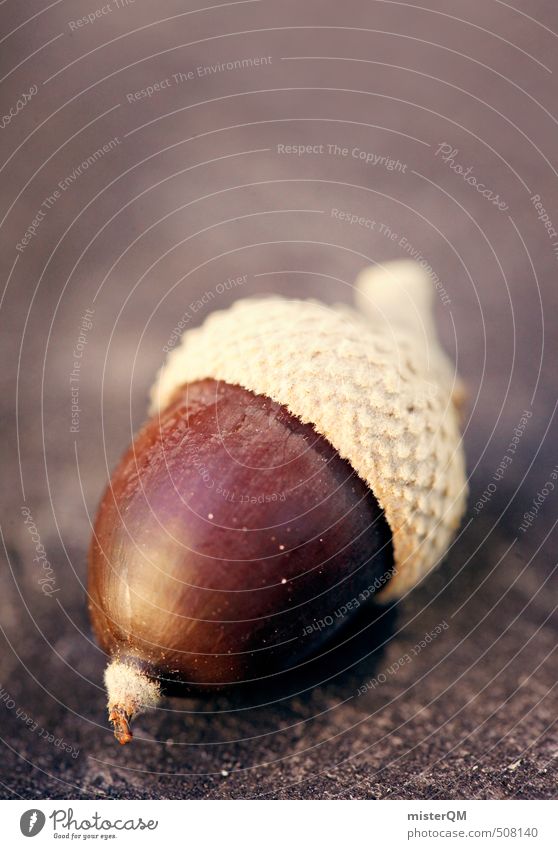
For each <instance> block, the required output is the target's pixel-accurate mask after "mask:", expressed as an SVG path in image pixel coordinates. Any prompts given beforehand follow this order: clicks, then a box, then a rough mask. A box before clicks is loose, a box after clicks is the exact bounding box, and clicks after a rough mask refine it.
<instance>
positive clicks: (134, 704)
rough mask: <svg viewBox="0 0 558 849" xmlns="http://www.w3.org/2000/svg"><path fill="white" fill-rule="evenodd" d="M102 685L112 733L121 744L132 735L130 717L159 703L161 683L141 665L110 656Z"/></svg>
mask: <svg viewBox="0 0 558 849" xmlns="http://www.w3.org/2000/svg"><path fill="white" fill-rule="evenodd" d="M105 686H106V688H107V695H108V718H109V722H110V723H111V724H112V727H113V728H114V736H115V737H116V739H117V740H118V742H119V743H120V744H121V745H122V746H123V745H124V744H125V743H129V742H130V741H131V740H132V738H133V734H132V731H131V728H130V723H131V721H132V720H133V719H134V718H135V717H136V716H138V715H139V714H140V713H144V712H145V711H148V710H153V709H154V708H156V707H157V705H158V704H159V702H160V699H161V687H160V685H159V682H158V681H157V680H155V679H154V678H151V677H150V676H149V675H148V674H147V673H146V672H144V671H143V670H142V669H140V668H139V667H137V666H135V665H133V664H132V663H127V662H124V661H121V660H113V661H111V662H110V663H109V665H108V666H107V668H106V670H105Z"/></svg>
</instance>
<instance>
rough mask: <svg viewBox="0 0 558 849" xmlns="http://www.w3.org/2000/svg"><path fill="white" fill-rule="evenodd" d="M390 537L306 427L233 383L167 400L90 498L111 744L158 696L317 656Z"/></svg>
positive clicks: (209, 383) (388, 562) (94, 599)
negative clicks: (176, 686) (179, 686)
mask: <svg viewBox="0 0 558 849" xmlns="http://www.w3.org/2000/svg"><path fill="white" fill-rule="evenodd" d="M392 568H393V550H392V539H391V531H390V529H389V527H388V525H387V522H386V520H385V518H384V515H383V512H382V510H381V509H380V507H379V506H378V503H377V501H376V498H375V497H374V494H373V493H372V491H371V490H370V489H369V488H368V486H367V485H366V484H365V483H364V482H363V481H362V480H361V479H360V478H359V476H358V475H357V474H356V472H355V471H354V470H353V468H352V467H351V465H350V464H349V463H348V462H347V461H345V460H343V459H341V457H340V456H339V454H338V453H337V451H336V450H335V449H334V448H333V447H332V446H331V445H330V443H329V442H328V441H327V440H326V439H325V438H324V437H323V436H320V435H319V434H318V433H317V432H316V430H315V429H314V427H313V426H312V425H311V424H303V423H302V422H301V421H300V420H299V419H298V418H296V417H295V416H293V415H292V414H291V413H290V412H289V411H288V410H287V409H286V408H285V407H284V406H282V405H280V404H278V403H276V402H275V401H273V400H271V399H270V398H268V397H266V396H262V395H256V394H254V393H253V392H251V391H249V390H247V389H243V388H241V387H240V386H233V385H230V384H227V383H224V382H219V381H215V380H212V379H206V380H199V381H195V382H192V383H190V384H186V385H184V386H182V387H180V388H179V389H178V390H177V391H176V392H175V394H174V396H173V398H172V401H171V402H170V403H169V404H168V406H166V407H165V409H163V410H162V411H161V412H160V413H158V414H156V415H154V416H153V417H152V418H151V419H150V420H149V421H148V422H147V424H146V425H145V426H144V427H143V428H142V430H141V431H140V433H139V434H138V436H137V438H136V439H135V441H134V443H133V445H132V446H131V447H130V449H129V450H128V452H127V453H126V455H125V456H124V458H123V459H122V461H121V463H120V465H119V466H118V467H117V469H116V471H115V472H114V474H113V476H112V480H111V482H110V485H109V486H108V488H107V490H106V492H105V494H104V497H103V499H102V502H101V505H100V508H99V512H98V516H97V520H96V523H95V530H94V536H93V540H92V545H91V552H90V570H89V597H90V613H91V618H92V622H93V627H94V630H95V633H96V635H97V638H98V640H99V642H100V644H101V646H102V648H103V649H104V650H105V651H106V652H107V653H108V654H109V655H110V656H111V657H112V658H113V660H112V662H111V663H110V664H109V666H108V668H107V672H106V675H105V682H106V685H107V690H108V699H109V719H110V721H111V723H112V725H113V727H114V732H115V736H116V738H117V739H118V740H119V742H120V743H127V742H129V741H130V740H131V739H132V732H131V730H130V723H131V720H132V719H133V717H134V716H135V715H137V714H138V713H141V712H142V711H145V710H148V709H149V708H152V707H155V706H156V705H157V703H158V701H159V698H160V696H161V693H162V692H164V690H165V688H166V687H167V685H168V684H171V683H172V682H175V681H179V682H182V683H183V684H184V685H187V686H188V687H192V688H194V687H215V686H222V687H224V686H227V685H231V684H238V683H240V682H243V681H249V680H250V681H254V680H258V679H260V678H265V677H266V676H268V675H273V674H276V673H277V672H280V671H282V670H285V669H289V668H292V667H293V666H296V664H297V663H299V662H300V661H301V660H303V659H304V658H306V657H308V656H310V655H313V654H315V653H317V652H318V651H319V650H320V648H321V646H322V644H323V643H324V641H325V640H326V639H331V638H332V637H333V636H334V635H335V633H336V632H337V631H338V629H339V628H340V627H342V625H343V622H344V619H346V617H339V618H336V617H334V622H333V624H332V626H331V627H329V628H327V629H325V630H320V629H314V630H312V628H311V627H309V626H312V623H313V622H315V621H316V620H318V621H319V620H320V619H323V617H324V616H327V615H330V614H332V612H334V611H335V610H337V609H339V608H340V607H342V605H343V604H346V603H347V601H350V600H351V599H353V598H354V597H355V596H358V595H359V593H363V596H364V597H368V596H370V595H371V594H372V591H371V590H370V588H371V587H374V586H376V587H382V586H383V585H385V584H386V582H388V581H389V577H390V574H391V570H392Z"/></svg>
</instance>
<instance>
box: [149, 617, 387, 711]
mask: <svg viewBox="0 0 558 849" xmlns="http://www.w3.org/2000/svg"><path fill="white" fill-rule="evenodd" d="M396 621H397V611H396V605H395V604H393V605H390V606H385V605H378V604H374V603H373V602H368V603H367V604H365V605H362V607H361V608H360V609H359V610H358V611H356V612H355V613H354V614H353V615H351V616H344V617H343V619H342V621H340V622H338V623H335V624H334V625H331V626H329V627H330V630H331V635H328V634H327V632H326V633H325V634H324V633H322V640H323V642H322V643H321V646H320V648H319V650H318V651H317V652H315V650H314V651H312V649H310V653H309V655H308V656H307V657H306V658H304V659H302V660H298V661H297V662H296V663H293V664H292V665H289V664H288V663H287V664H284V665H283V666H282V668H281V669H280V671H278V672H267V673H266V671H265V669H264V670H262V673H261V676H260V677H257V678H254V679H253V680H250V681H245V682H243V683H240V684H235V685H233V686H231V687H229V688H227V689H226V690H223V689H222V688H217V687H215V688H206V689H204V691H203V692H201V691H199V690H196V691H193V690H192V689H191V688H189V687H188V685H185V684H182V683H180V682H178V681H173V680H169V679H167V680H166V681H165V682H164V685H163V687H164V694H165V696H166V697H168V698H173V697H177V698H180V699H181V701H180V702H178V700H177V702H176V707H177V709H178V710H180V709H181V707H182V709H183V707H184V704H183V699H187V700H188V701H190V703H191V702H192V701H194V702H196V703H197V705H199V709H200V710H201V711H204V712H205V711H209V712H211V711H212V709H213V710H218V711H219V712H221V711H227V710H230V711H234V710H242V709H249V708H250V707H253V708H254V709H257V708H258V707H261V706H264V705H270V704H278V703H279V702H281V703H282V704H283V705H285V703H286V702H288V700H289V699H294V698H295V697H296V698H297V699H299V700H300V699H302V700H304V699H305V698H309V697H313V696H314V695H315V693H316V690H319V693H320V696H322V697H324V696H325V697H329V698H331V699H338V700H340V701H344V700H345V699H347V698H350V697H351V696H353V695H354V694H355V693H356V691H357V690H358V688H359V687H360V686H361V685H362V684H363V683H365V682H366V681H367V680H369V679H370V678H371V677H372V676H373V675H374V672H375V670H376V669H377V667H378V664H379V662H380V660H381V658H382V656H383V654H384V652H385V649H386V647H387V645H388V643H389V642H390V639H391V638H392V636H393V633H394V631H395V625H396ZM327 627H328V626H326V631H327ZM301 639H304V636H302V637H301ZM314 652H315V653H314ZM270 660H271V658H270ZM270 666H271V664H270Z"/></svg>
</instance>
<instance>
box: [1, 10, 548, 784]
mask: <svg viewBox="0 0 558 849" xmlns="http://www.w3.org/2000/svg"><path fill="white" fill-rule="evenodd" d="M557 38H558V20H557V18H556V9H555V4H554V3H553V2H551V0H530V2H528V3H527V2H524V0H523V2H522V0H515V3H514V4H513V3H504V2H501V0H490V1H489V2H487V0H471V2H467V3H464V2H457V0H447V2H444V3H442V2H439V0H424V2H423V3H421V4H419V3H415V2H396V0H344V2H343V3H342V4H337V3H331V2H326V0H304V2H302V3H301V2H300V0H299V1H298V2H294V0H236V2H224V3H214V4H211V3H202V2H201V0H185V2H180V3H179V2H176V1H175V0H161V2H158V3H157V4H154V3H148V2H147V0H109V2H107V3H106V4H104V5H102V4H101V2H100V0H99V2H98V3H97V4H96V3H95V0H93V1H92V0H75V1H74V2H72V3H69V2H68V1H67V0H57V2H50V3H47V2H35V0H22V2H19V0H3V2H2V3H1V4H0V43H1V49H0V97H1V102H2V108H1V110H0V112H1V114H2V116H3V117H2V120H1V122H0V148H1V156H0V172H1V176H0V192H1V197H0V205H1V209H0V216H1V217H0V227H1V239H2V250H1V251H0V298H1V300H0V304H1V307H0V333H1V337H0V338H1V345H2V355H1V356H2V369H1V370H0V381H1V384H2V392H1V402H0V403H1V427H2V440H1V443H0V444H1V449H0V450H1V452H2V456H1V466H0V468H1V487H0V498H1V519H2V547H1V549H0V556H1V558H2V577H1V592H0V622H1V625H2V634H3V636H2V637H1V649H0V688H1V689H0V712H1V716H2V719H1V736H2V746H3V750H2V758H1V759H0V781H1V785H0V795H2V796H3V797H5V798H11V797H16V798H17V797H19V796H21V797H28V798H66V799H67V798H81V797H83V798H94V797H97V796H98V797H99V798H104V797H109V798H110V797H117V798H547V797H553V796H555V793H556V756H557V754H558V732H557V728H556V715H557V695H556V679H557V675H556V670H557V654H556V639H557V632H558V623H557V621H556V615H555V603H556V589H557V581H556V571H555V570H556V557H555V551H556V542H557V540H556V531H555V517H556V511H557V508H558V492H557V491H556V487H555V485H554V482H555V481H556V477H557V476H558V454H557V452H556V432H555V422H554V414H555V409H556V355H557V348H556V315H557V309H558V289H557V286H556V276H557V275H556V272H557V268H558V265H557V263H558V232H557V231H558V196H557V185H558V181H557V178H558V172H557V170H556V169H557V168H558V161H557V158H556V150H557V148H558V126H557V116H556V111H557V110H556V106H557V97H556V95H557V88H556V76H557V75H558V61H557V51H556V46H557ZM340 213H346V214H347V215H341V214H340ZM350 217H352V220H353V222H354V223H350V221H349V220H348V218H350ZM357 218H358V219H361V221H360V223H359V221H357V220H356V219H357ZM362 222H365V223H362ZM555 228H556V229H555ZM413 257H414V258H417V259H419V260H424V261H425V263H426V264H427V265H428V266H429V269H430V271H429V274H430V276H431V277H432V280H433V282H434V283H435V285H436V289H437V298H436V318H437V323H438V327H439V330H440V333H441V336H442V339H443V343H444V346H445V348H446V351H447V352H448V354H449V355H450V356H451V357H452V358H453V360H454V361H456V362H457V365H458V369H459V371H460V373H461V375H462V376H463V378H464V379H465V381H466V384H467V389H468V393H469V399H468V406H467V410H466V419H465V425H464V439H465V445H466V451H467V462H468V472H469V475H470V486H471V495H470V502H469V511H468V514H467V516H466V519H465V522H464V525H463V528H462V531H461V533H460V535H459V537H458V539H457V541H456V543H455V545H454V546H453V548H452V550H451V553H450V555H449V557H448V559H447V562H446V564H445V565H444V567H443V568H442V569H441V570H439V571H438V572H436V573H435V574H433V575H432V576H431V577H430V578H429V579H428V580H427V581H425V582H424V583H423V584H422V585H421V586H420V588H418V589H417V590H416V591H415V592H414V593H413V594H412V596H410V597H409V598H408V599H407V600H405V602H404V603H402V604H400V605H398V608H397V611H395V612H390V613H389V615H388V614H386V616H385V617H384V623H383V624H382V625H379V626H366V627H365V628H364V634H361V635H360V637H359V638H358V639H357V638H356V637H355V639H354V640H349V644H351V643H352V645H349V646H348V647H347V646H346V647H345V649H343V650H342V651H339V652H336V653H334V654H333V655H332V657H331V658H330V659H329V661H328V669H327V674H324V671H323V670H321V671H320V670H319V669H316V670H315V673H314V672H312V673H309V674H308V675H307V676H306V678H304V679H303V680H298V681H296V682H292V685H291V684H289V686H288V687H287V686H285V687H284V688H283V690H282V691H281V693H279V694H275V695H270V696H269V698H268V697H267V696H266V695H265V694H263V695H262V694H258V693H254V694H251V695H250V696H249V698H247V699H245V700H244V701H239V700H237V699H236V697H233V696H221V697H218V698H217V697H215V698H213V699H210V700H208V699H203V698H192V699H187V700H184V701H177V700H175V701H169V702H167V703H165V706H164V708H163V709H162V710H160V711H157V712H156V713H154V714H151V715H150V716H145V717H142V718H141V720H140V721H138V726H137V729H136V732H137V739H136V741H135V742H134V744H133V745H132V746H129V747H126V749H122V750H121V749H119V748H118V747H117V745H116V743H115V742H114V739H113V737H112V733H111V731H110V730H109V728H108V727H107V724H106V720H105V696H104V692H103V687H102V671H103V667H104V656H103V654H102V652H101V651H100V650H99V649H98V648H97V646H96V645H95V643H94V641H93V639H92V634H91V630H90V625H89V621H88V617H87V610H86V595H85V586H84V582H85V579H86V561H87V547H88V544H89V538H90V534H91V522H92V518H93V515H94V511H95V508H96V505H97V503H98V500H99V498H100V496H101V493H102V490H103V488H104V486H105V484H106V481H107V478H108V476H109V473H110V470H111V469H112V468H113V466H114V464H115V462H116V461H117V459H118V458H119V456H120V455H121V453H122V452H123V450H124V449H125V448H126V446H127V445H128V443H129V442H130V440H131V438H132V435H133V433H134V431H135V430H137V428H138V426H139V425H140V424H141V422H142V421H143V420H144V418H145V415H146V407H147V393H148V390H149V387H150V385H151V383H152V381H153V378H154V375H155V373H156V371H157V369H158V368H159V367H160V365H161V363H162V361H163V359H164V356H165V354H164V350H163V349H164V348H165V346H168V344H169V339H172V338H173V332H174V331H175V329H176V328H177V327H179V329H188V328H190V327H194V326H196V325H198V324H199V323H200V322H201V321H203V319H204V318H205V317H206V316H207V315H208V314H209V312H210V311H211V310H213V309H216V308H223V307H226V306H227V305H228V304H230V303H231V302H232V301H234V300H236V299H237V298H238V297H245V296H249V295H251V294H255V293H262V292H279V293H282V294H285V295H288V296H296V297H317V298H321V299H323V300H325V301H326V302H328V303H330V302H335V301H345V302H351V301H352V296H353V282H354V280H355V277H356V275H357V274H358V272H359V271H360V270H361V269H362V268H363V267H365V266H366V265H369V264H371V263H375V262H383V261H385V260H389V259H397V258H413ZM226 281H233V282H229V283H228V284H227V285H220V284H224V283H225V282H226ZM510 446H513V447H510ZM505 458H507V459H505ZM553 473H554V475H555V477H553ZM45 577H46V578H47V579H48V580H46V581H45ZM387 620H389V625H386V624H385V623H386V621H387ZM442 623H446V625H447V627H444V626H443V624H442ZM365 624H366V623H365ZM439 626H441V627H442V631H441V632H440V631H438V632H437V633H438V636H437V637H436V638H435V639H431V640H430V641H428V643H427V647H425V648H424V650H422V649H421V650H420V651H419V652H418V653H417V654H416V656H415V657H414V660H413V662H412V663H403V662H401V663H400V662H399V661H400V659H401V658H402V657H403V655H405V653H406V652H408V650H409V647H412V646H415V645H417V644H420V643H421V641H424V640H425V636H426V635H428V634H431V633H432V632H433V631H434V630H435V629H436V628H439ZM361 628H362V623H361ZM382 629H383V630H382ZM377 632H380V633H379V634H378V633H377ZM382 634H383V636H382ZM388 634H389V636H391V639H390V640H389V642H387V640H386V639H385V636H386V635H388ZM378 642H380V643H382V642H385V643H386V644H385V645H384V647H383V648H382V650H381V651H380V652H376V653H374V652H373V649H374V646H375V645H376V644H377V643H378ZM379 675H383V679H380V683H379V684H375V685H374V686H371V687H369V688H368V689H367V690H366V692H364V693H360V694H359V689H360V688H362V686H363V685H364V684H366V682H369V681H371V680H373V679H375V678H377V677H378V676H379Z"/></svg>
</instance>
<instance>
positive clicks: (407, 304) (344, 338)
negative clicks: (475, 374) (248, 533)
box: [151, 261, 467, 600]
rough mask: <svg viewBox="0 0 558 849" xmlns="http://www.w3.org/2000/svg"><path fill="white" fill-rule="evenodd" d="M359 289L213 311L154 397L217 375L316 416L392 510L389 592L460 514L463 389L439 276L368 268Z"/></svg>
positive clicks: (421, 571)
mask: <svg viewBox="0 0 558 849" xmlns="http://www.w3.org/2000/svg"><path fill="white" fill-rule="evenodd" d="M356 290H357V303H358V307H359V311H357V310H353V309H351V308H349V307H347V306H333V307H332V306H328V305H326V304H322V303H319V302H317V301H303V300H290V299H287V298H281V297H270V298H259V299H258V298H254V299H245V300H240V301H237V302H236V303H235V304H233V306H232V307H230V308H229V309H228V310H224V311H219V312H215V313H213V314H212V315H210V316H209V317H208V318H207V319H206V321H205V322H204V324H203V325H202V326H201V327H198V328H195V329H193V330H189V331H187V332H186V333H185V334H184V336H183V338H182V341H181V344H180V345H179V346H177V347H176V348H174V349H173V350H172V351H171V353H170V354H169V356H168V358H167V361H166V363H165V365H164V366H163V367H162V369H161V370H160V372H159V374H158V376H157V379H156V382H155V385H154V386H153V388H152V390H151V398H152V407H151V409H152V412H153V413H155V412H156V411H157V410H158V409H161V408H163V407H165V406H166V404H167V403H168V402H169V400H170V398H171V397H172V394H173V392H174V390H175V389H177V388H178V387H179V386H181V385H183V384H184V383H189V382H193V381H196V380H203V379H205V378H213V379H214V380H220V381H224V382H226V383H230V384H234V385H238V386H243V387H244V388H245V389H248V390H250V391H252V392H254V393H256V394H258V395H266V396H267V397H268V398H272V399H273V400H274V401H276V402H277V403H279V404H282V405H283V406H284V407H286V408H287V409H288V410H289V411H290V412H291V413H293V414H294V415H295V416H297V418H299V419H300V420H301V421H303V422H306V423H309V424H312V425H313V426H314V428H315V429H316V431H317V432H318V433H320V434H321V435H322V436H324V437H325V438H326V439H328V440H329V442H330V443H331V445H333V447H334V448H335V449H336V450H337V451H338V452H339V454H340V456H341V457H343V458H344V459H346V460H348V462H349V463H350V464H351V466H352V467H353V469H354V470H355V471H356V472H357V474H358V475H359V477H360V478H361V479H362V480H363V481H365V482H366V483H367V485H368V486H369V487H370V489H371V490H372V491H373V493H374V495H375V497H376V500H377V501H378V503H379V505H380V507H381V508H382V509H383V510H384V513H385V517H386V520H387V522H388V524H389V526H390V528H391V531H392V539H393V551H394V561H395V564H394V565H395V568H394V573H393V577H392V578H391V579H390V581H389V583H388V584H387V586H386V587H385V588H384V589H383V590H382V592H381V593H380V594H379V598H380V599H381V600H389V599H392V598H396V597H398V596H401V595H403V594H404V593H405V592H406V591H407V590H408V589H410V588H411V587H412V586H413V585H414V584H416V583H417V582H418V581H420V579H421V578H422V577H423V576H424V575H425V574H426V573H427V572H428V571H430V569H432V568H433V567H434V566H436V565H437V563H438V562H439V561H440V560H441V558H442V557H443V556H444V554H445V552H446V551H447V549H448V546H449V545H450V543H451V541H452V539H453V538H454V536H455V534H456V531H457V528H458V526H459V523H460V521H461V518H462V515H463V512H464V509H465V500H466V494H467V484H466V477H465V461H464V455H463V447H462V442H461V436H460V433H459V425H458V420H459V412H458V405H459V402H460V400H461V399H462V395H463V390H462V387H461V382H460V380H459V378H458V377H457V375H456V373H455V369H454V368H453V366H452V365H451V363H450V362H449V360H448V358H447V357H446V355H445V354H444V352H443V351H442V349H441V348H440V345H439V343H438V340H437V337H436V331H435V326H434V319H433V316H432V298H433V286H432V282H431V281H430V279H429V278H428V276H427V275H426V274H425V272H424V271H423V269H422V268H420V266H418V265H417V264H416V263H413V262H409V261H400V262H395V263H386V264H385V265H384V266H378V267H374V268H369V269H366V270H365V271H364V272H363V273H362V274H361V275H360V276H359V278H358V280H357V284H356ZM432 387H434V388H435V390H436V391H435V392H433V391H432ZM402 449H403V450H402ZM401 454H403V456H401ZM402 461H403V462H402ZM434 472H435V474H434ZM243 530H245V528H243Z"/></svg>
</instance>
